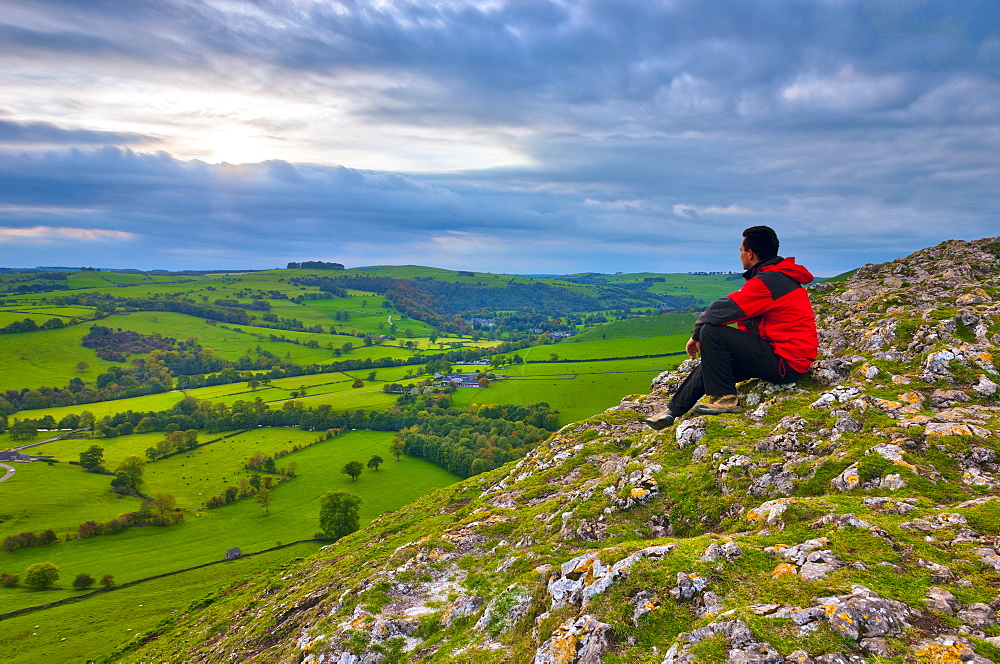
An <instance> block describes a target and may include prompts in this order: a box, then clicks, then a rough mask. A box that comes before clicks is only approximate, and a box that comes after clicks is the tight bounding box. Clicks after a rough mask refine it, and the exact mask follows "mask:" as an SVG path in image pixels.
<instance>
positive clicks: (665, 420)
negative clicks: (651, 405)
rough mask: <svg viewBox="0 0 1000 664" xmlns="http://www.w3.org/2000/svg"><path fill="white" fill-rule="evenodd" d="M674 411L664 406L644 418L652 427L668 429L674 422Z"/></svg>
mask: <svg viewBox="0 0 1000 664" xmlns="http://www.w3.org/2000/svg"><path fill="white" fill-rule="evenodd" d="M674 419H675V418H674V416H673V413H671V412H670V409H669V408H664V409H663V410H661V411H660V412H658V413H656V414H655V415H651V416H649V417H648V418H646V419H645V420H644V422H645V423H646V424H647V425H649V428H650V429H655V430H657V431H659V430H660V429H666V428H667V427H669V426H671V425H672V424H673V423H674Z"/></svg>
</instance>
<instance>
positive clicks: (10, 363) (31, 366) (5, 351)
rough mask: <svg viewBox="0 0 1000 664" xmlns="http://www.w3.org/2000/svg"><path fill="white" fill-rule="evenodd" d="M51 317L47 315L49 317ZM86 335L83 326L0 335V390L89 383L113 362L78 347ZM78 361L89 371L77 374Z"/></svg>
mask: <svg viewBox="0 0 1000 664" xmlns="http://www.w3.org/2000/svg"><path fill="white" fill-rule="evenodd" d="M50 318H51V316H50ZM89 332H90V325H89V324H87V323H84V324H81V325H73V326H70V327H64V328H62V329H59V330H41V331H37V332H22V333H20V334H0V357H2V358H3V371H0V390H15V389H16V390H20V389H21V388H24V387H27V388H35V387H41V386H43V385H46V386H49V387H64V386H65V385H67V384H68V383H69V381H70V380H71V379H73V378H80V379H81V380H83V381H84V382H92V381H93V380H94V379H95V378H96V377H97V374H99V373H101V372H102V371H105V370H107V368H108V367H110V366H112V365H113V364H114V363H113V362H108V361H106V360H102V359H101V358H99V357H97V354H96V353H95V352H94V351H93V350H91V349H89V348H84V347H83V346H81V345H80V339H82V338H83V337H84V336H86V335H87V334H88V333H89ZM80 361H84V362H87V363H88V364H89V365H90V369H89V370H88V371H86V372H83V373H80V372H77V370H76V366H77V363H79V362H80Z"/></svg>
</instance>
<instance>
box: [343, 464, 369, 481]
mask: <svg viewBox="0 0 1000 664" xmlns="http://www.w3.org/2000/svg"><path fill="white" fill-rule="evenodd" d="M364 469H365V467H364V465H363V464H362V463H361V462H360V461H348V462H347V463H345V464H344V467H343V468H341V469H340V472H342V473H344V474H345V475H350V476H351V481H352V482H354V481H355V480H357V479H358V476H359V475H361V471H363V470H364Z"/></svg>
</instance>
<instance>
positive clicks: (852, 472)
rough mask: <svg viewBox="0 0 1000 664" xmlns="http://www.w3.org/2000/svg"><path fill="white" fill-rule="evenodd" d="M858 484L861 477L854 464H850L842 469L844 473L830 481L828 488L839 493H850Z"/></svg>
mask: <svg viewBox="0 0 1000 664" xmlns="http://www.w3.org/2000/svg"><path fill="white" fill-rule="evenodd" d="M860 483H861V476H860V473H859V471H858V465H857V464H856V463H852V464H851V465H850V466H848V467H847V468H845V469H844V472H842V473H841V474H840V475H838V476H836V477H834V478H833V479H832V480H830V486H832V487H833V488H834V489H836V490H837V491H841V492H843V491H850V490H851V489H854V488H855V487H857V486H858V484H860Z"/></svg>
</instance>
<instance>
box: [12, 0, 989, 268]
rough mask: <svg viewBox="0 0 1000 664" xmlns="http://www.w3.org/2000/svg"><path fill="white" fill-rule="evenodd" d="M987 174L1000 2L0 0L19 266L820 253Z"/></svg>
mask: <svg viewBox="0 0 1000 664" xmlns="http://www.w3.org/2000/svg"><path fill="white" fill-rule="evenodd" d="M998 183H1000V3H997V2H996V0H962V1H961V2H954V1H953V0H947V1H943V2H935V1H926V2H925V1H918V0H891V1H889V0H871V1H852V0H752V1H747V2H743V1H737V0H724V1H722V0H701V1H694V0H366V1H353V0H341V1H335V0H271V1H266V0H256V1H253V2H247V1H241V0H204V1H201V2H198V1H194V0H190V1H189V0H142V2H135V1H134V0H20V1H10V0H0V266H5V267H33V266H37V265H96V266H107V267H138V268H142V269H158V268H159V269H185V268H191V269H215V268H269V267H277V266H284V264H285V263H286V262H288V261H293V260H294V261H297V260H310V259H319V260H329V261H337V262H341V263H344V264H346V265H348V266H359V265H376V264H406V263H415V264H422V265H432V266H438V267H446V268H452V269H468V270H481V271H495V272H520V273H571V272H582V271H598V272H616V271H625V272H634V271H643V270H650V271H659V272H674V271H678V272H684V271H688V270H728V269H737V268H738V267H739V266H738V255H737V251H736V250H737V247H738V244H739V237H740V231H741V230H742V229H743V228H745V227H747V226H752V225H756V224H768V225H771V226H773V227H774V228H775V229H776V230H777V231H778V233H779V235H780V236H781V238H782V240H783V244H782V254H783V255H793V256H796V257H797V258H798V259H799V261H800V262H802V263H804V264H806V265H807V266H809V267H810V268H812V269H813V271H814V272H815V273H816V274H818V275H832V274H836V273H838V272H841V271H843V270H846V269H850V268H852V267H856V266H857V265H859V264H863V263H866V262H880V261H883V260H888V259H892V258H895V257H897V256H901V255H905V254H907V253H909V252H911V251H914V250H916V249H919V248H922V247H924V246H928V245H932V244H936V243H938V242H940V241H942V240H944V239H951V238H957V239H975V238H979V237H986V236H991V235H1000V196H998Z"/></svg>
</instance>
